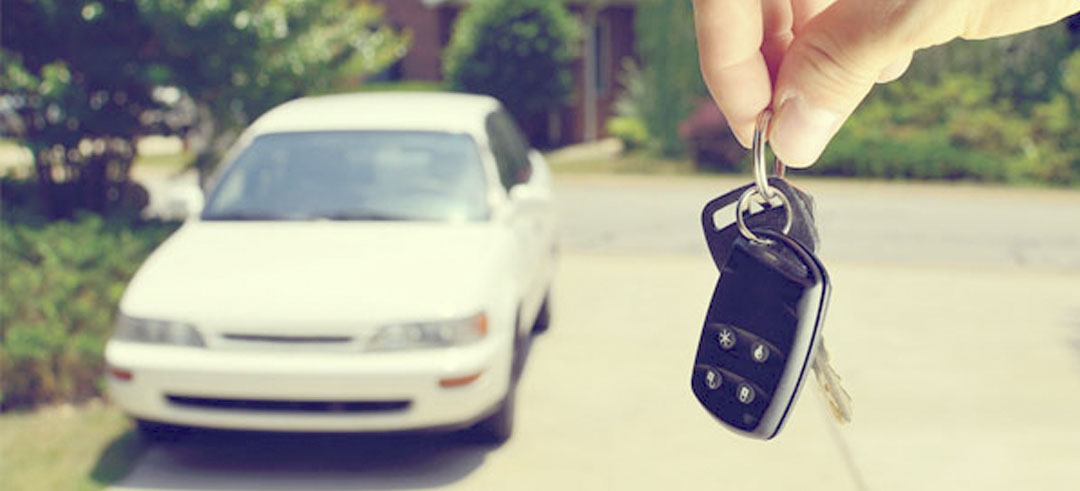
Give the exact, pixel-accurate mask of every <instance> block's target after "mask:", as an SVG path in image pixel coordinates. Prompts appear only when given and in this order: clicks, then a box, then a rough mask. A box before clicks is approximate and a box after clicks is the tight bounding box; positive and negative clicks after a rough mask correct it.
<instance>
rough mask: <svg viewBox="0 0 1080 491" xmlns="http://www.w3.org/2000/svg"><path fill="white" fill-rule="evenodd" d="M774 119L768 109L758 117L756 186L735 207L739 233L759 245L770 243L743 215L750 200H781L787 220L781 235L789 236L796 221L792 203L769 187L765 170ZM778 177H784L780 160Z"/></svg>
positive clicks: (782, 194)
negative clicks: (752, 198)
mask: <svg viewBox="0 0 1080 491" xmlns="http://www.w3.org/2000/svg"><path fill="white" fill-rule="evenodd" d="M771 119H772V110H769V109H766V110H764V111H762V112H761V115H760V116H758V120H757V126H755V127H754V149H753V150H754V182H755V183H756V184H755V186H753V187H750V188H747V189H746V191H743V193H742V195H740V196H739V201H738V202H737V204H736V206H735V223H736V225H738V227H739V233H741V234H742V235H743V237H746V238H747V239H750V240H751V241H753V242H757V243H759V244H767V243H769V242H770V241H769V240H767V239H762V238H761V237H758V236H757V234H755V233H754V232H753V231H752V230H750V227H749V226H747V225H746V219H745V218H744V217H743V215H744V214H745V213H746V212H747V211H749V209H750V198H751V197H753V196H754V195H757V196H759V197H760V199H761V200H762V201H764V202H765V203H769V202H771V201H772V200H773V198H777V199H779V200H780V203H781V204H782V205H783V206H784V212H785V215H786V217H787V220H786V221H785V223H784V229H783V230H782V231H781V233H783V234H785V235H787V233H788V232H790V231H791V222H792V220H794V213H793V212H792V211H791V201H790V200H789V199H788V197H787V195H785V194H784V193H783V192H782V191H780V190H778V189H773V188H772V187H771V186H769V179H768V175H767V174H766V173H767V171H766V168H765V135H766V133H768V129H769V121H770V120H771ZM776 175H777V177H784V164H783V162H780V159H777V160H776Z"/></svg>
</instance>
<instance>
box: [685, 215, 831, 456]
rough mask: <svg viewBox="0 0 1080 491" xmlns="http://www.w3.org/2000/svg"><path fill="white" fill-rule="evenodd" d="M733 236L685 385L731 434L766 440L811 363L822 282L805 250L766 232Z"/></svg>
mask: <svg viewBox="0 0 1080 491" xmlns="http://www.w3.org/2000/svg"><path fill="white" fill-rule="evenodd" d="M753 235H754V237H755V238H754V239H749V238H746V237H739V238H737V239H736V240H735V243H734V246H733V247H732V250H731V254H730V256H729V257H728V260H727V262H726V263H725V264H724V269H723V271H722V272H721V275H720V280H719V281H718V282H717V285H716V288H715V290H714V292H713V298H712V302H711V303H710V305H709V310H708V313H707V314H706V318H705V324H704V326H703V328H702V332H701V336H700V338H699V341H698V351H697V356H696V358H695V360H694V368H693V375H692V377H691V388H692V390H693V392H694V395H695V396H696V397H697V399H698V401H699V402H700V403H701V404H702V405H703V406H704V407H705V409H707V410H708V411H709V412H710V413H712V415H713V416H715V417H716V418H717V419H719V420H720V421H721V422H723V423H724V424H726V425H727V426H728V427H730V428H732V429H733V430H735V431H736V432H739V433H742V434H744V435H747V436H751V437H755V438H761V439H770V438H773V437H775V436H776V435H777V434H778V433H779V431H780V429H781V428H782V427H783V424H784V422H785V420H786V418H787V416H788V415H789V414H790V411H791V408H792V407H793V405H794V403H795V400H796V398H797V397H798V394H799V390H800V388H801V387H802V383H803V381H804V380H805V378H806V375H807V373H808V371H809V369H810V366H811V365H812V364H813V361H814V360H813V358H814V356H815V354H816V353H817V351H816V350H817V349H818V344H819V342H820V327H821V325H822V320H823V318H824V316H825V310H826V306H827V304H828V299H829V288H830V287H829V278H828V274H827V273H826V271H825V268H824V266H823V265H822V264H821V262H820V261H818V259H817V258H816V257H815V256H814V254H813V252H811V251H809V250H808V249H807V248H806V247H804V246H802V245H801V244H799V243H798V242H796V241H795V240H793V239H791V238H790V237H788V236H786V235H783V234H781V233H777V232H775V231H771V230H768V229H757V230H754V231H753Z"/></svg>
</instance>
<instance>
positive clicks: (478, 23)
mask: <svg viewBox="0 0 1080 491" xmlns="http://www.w3.org/2000/svg"><path fill="white" fill-rule="evenodd" d="M577 36H578V30H577V25H576V23H575V21H574V18H573V17H572V16H571V15H570V13H569V12H568V11H567V10H566V8H565V7H563V5H562V4H561V2H559V1H557V0H477V1H475V2H472V3H471V4H470V5H469V8H468V10H466V11H465V12H464V13H463V14H462V15H461V17H460V18H459V19H458V21H457V25H455V26H454V35H453V38H452V39H451V40H450V45H449V46H448V47H447V48H446V51H445V53H444V62H445V65H446V79H447V82H448V85H449V86H450V88H451V89H454V90H460V91H464V92H472V93H479V94H488V95H491V96H493V97H495V98H497V99H499V100H500V101H501V102H502V103H503V104H504V105H506V107H507V109H508V110H509V111H510V112H511V113H513V114H514V116H516V117H517V118H518V120H519V121H522V120H525V119H528V118H529V117H530V116H533V115H535V114H538V113H540V112H543V111H545V110H547V109H548V108H551V107H553V106H559V105H562V104H564V103H566V102H567V100H568V99H569V97H570V95H571V93H572V91H573V86H572V80H571V73H570V63H571V62H572V61H573V59H574V54H575V53H574V46H575V42H576V41H577V39H578V38H577Z"/></svg>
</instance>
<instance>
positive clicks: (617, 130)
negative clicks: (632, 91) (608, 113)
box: [607, 116, 649, 150]
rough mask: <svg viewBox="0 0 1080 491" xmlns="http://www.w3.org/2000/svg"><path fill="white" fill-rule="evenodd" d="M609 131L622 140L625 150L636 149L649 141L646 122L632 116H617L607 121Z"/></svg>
mask: <svg viewBox="0 0 1080 491" xmlns="http://www.w3.org/2000/svg"><path fill="white" fill-rule="evenodd" d="M607 132H608V134H610V135H611V136H613V137H615V138H618V139H619V140H622V142H623V148H624V149H625V150H636V149H638V148H641V147H642V146H644V145H645V143H647V142H648V141H649V130H648V128H646V127H645V122H644V121H642V120H641V119H640V118H635V117H632V116H616V117H614V118H611V119H609V120H608V122H607Z"/></svg>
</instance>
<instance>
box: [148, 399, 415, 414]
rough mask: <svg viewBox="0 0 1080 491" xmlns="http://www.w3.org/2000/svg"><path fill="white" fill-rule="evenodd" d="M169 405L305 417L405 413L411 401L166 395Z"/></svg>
mask: <svg viewBox="0 0 1080 491" xmlns="http://www.w3.org/2000/svg"><path fill="white" fill-rule="evenodd" d="M165 398H166V399H168V400H169V402H171V403H173V404H176V405H179V406H186V407H197V408H205V409H224V410H235V411H268V412H304V413H377V412H396V411H404V410H406V409H408V408H409V405H410V404H411V403H410V401H279V400H265V399H218V398H209V397H188V396H179V395H166V396H165Z"/></svg>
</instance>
